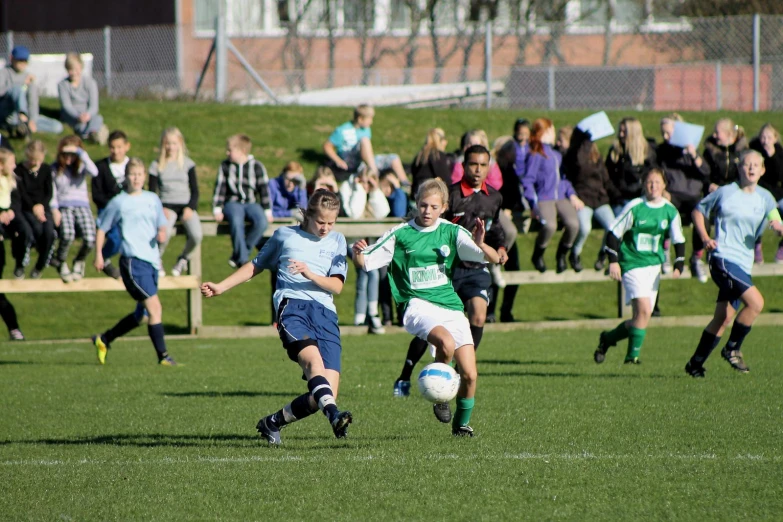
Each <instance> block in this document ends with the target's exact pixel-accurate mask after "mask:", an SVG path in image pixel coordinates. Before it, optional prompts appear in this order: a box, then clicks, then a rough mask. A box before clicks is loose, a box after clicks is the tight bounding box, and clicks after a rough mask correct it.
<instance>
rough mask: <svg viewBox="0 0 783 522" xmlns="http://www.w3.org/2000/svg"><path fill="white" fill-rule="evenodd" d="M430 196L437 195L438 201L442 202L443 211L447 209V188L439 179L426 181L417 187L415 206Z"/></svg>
mask: <svg viewBox="0 0 783 522" xmlns="http://www.w3.org/2000/svg"><path fill="white" fill-rule="evenodd" d="M432 194H437V195H439V196H440V199H441V201H442V202H443V209H444V210H445V209H446V208H448V206H449V188H448V187H447V186H446V184H445V183H443V180H441V179H440V178H432V179H428V180H426V181H424V182H422V184H421V185H419V190H418V191H416V204H417V205H418V204H419V203H420V202H421V200H423V199H424V198H427V197H429V196H431V195H432Z"/></svg>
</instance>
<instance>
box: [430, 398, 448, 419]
mask: <svg viewBox="0 0 783 522" xmlns="http://www.w3.org/2000/svg"><path fill="white" fill-rule="evenodd" d="M432 412H433V413H434V414H435V418H436V419H438V420H439V421H440V422H442V423H444V424H445V423H447V422H451V406H449V403H448V402H436V403H435V404H433V405H432Z"/></svg>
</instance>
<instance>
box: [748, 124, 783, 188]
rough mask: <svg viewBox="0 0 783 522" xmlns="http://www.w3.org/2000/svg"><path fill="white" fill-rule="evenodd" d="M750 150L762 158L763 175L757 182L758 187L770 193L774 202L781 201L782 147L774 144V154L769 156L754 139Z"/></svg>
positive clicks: (782, 175)
mask: <svg viewBox="0 0 783 522" xmlns="http://www.w3.org/2000/svg"><path fill="white" fill-rule="evenodd" d="M750 148H751V149H753V150H756V151H758V152H760V153H761V155H762V156H764V171H765V172H764V175H763V176H761V179H760V180H759V185H761V186H762V187H764V188H765V189H767V190H769V191H770V192H772V195H773V196H775V199H776V200H780V199H783V147H781V145H780V143H775V154H774V155H772V156H770V155H769V154H767V151H766V150H764V147H763V146H762V145H761V141H759V139H758V138H754V139H753V140H752V141H751V142H750Z"/></svg>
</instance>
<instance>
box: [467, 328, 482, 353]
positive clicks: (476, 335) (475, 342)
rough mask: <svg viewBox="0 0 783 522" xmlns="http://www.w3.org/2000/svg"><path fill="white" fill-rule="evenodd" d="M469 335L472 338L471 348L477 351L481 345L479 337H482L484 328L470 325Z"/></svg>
mask: <svg viewBox="0 0 783 522" xmlns="http://www.w3.org/2000/svg"><path fill="white" fill-rule="evenodd" d="M470 335H472V336H473V348H474V349H475V350H478V347H479V344H480V343H481V337H482V336H483V335H484V327H483V326H473V325H470Z"/></svg>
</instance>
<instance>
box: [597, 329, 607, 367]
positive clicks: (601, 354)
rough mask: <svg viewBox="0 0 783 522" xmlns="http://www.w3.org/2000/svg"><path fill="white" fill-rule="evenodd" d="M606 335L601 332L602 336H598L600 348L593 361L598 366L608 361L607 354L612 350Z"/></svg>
mask: <svg viewBox="0 0 783 522" xmlns="http://www.w3.org/2000/svg"><path fill="white" fill-rule="evenodd" d="M605 335H606V332H601V335H599V336H598V348H596V349H595V353H594V354H593V360H594V361H595V363H596V364H601V363H602V362H604V361H605V360H606V352H607V351H608V350H609V348H611V345H610V344H609V343H607V342H606V339H605V337H604V336H605Z"/></svg>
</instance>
